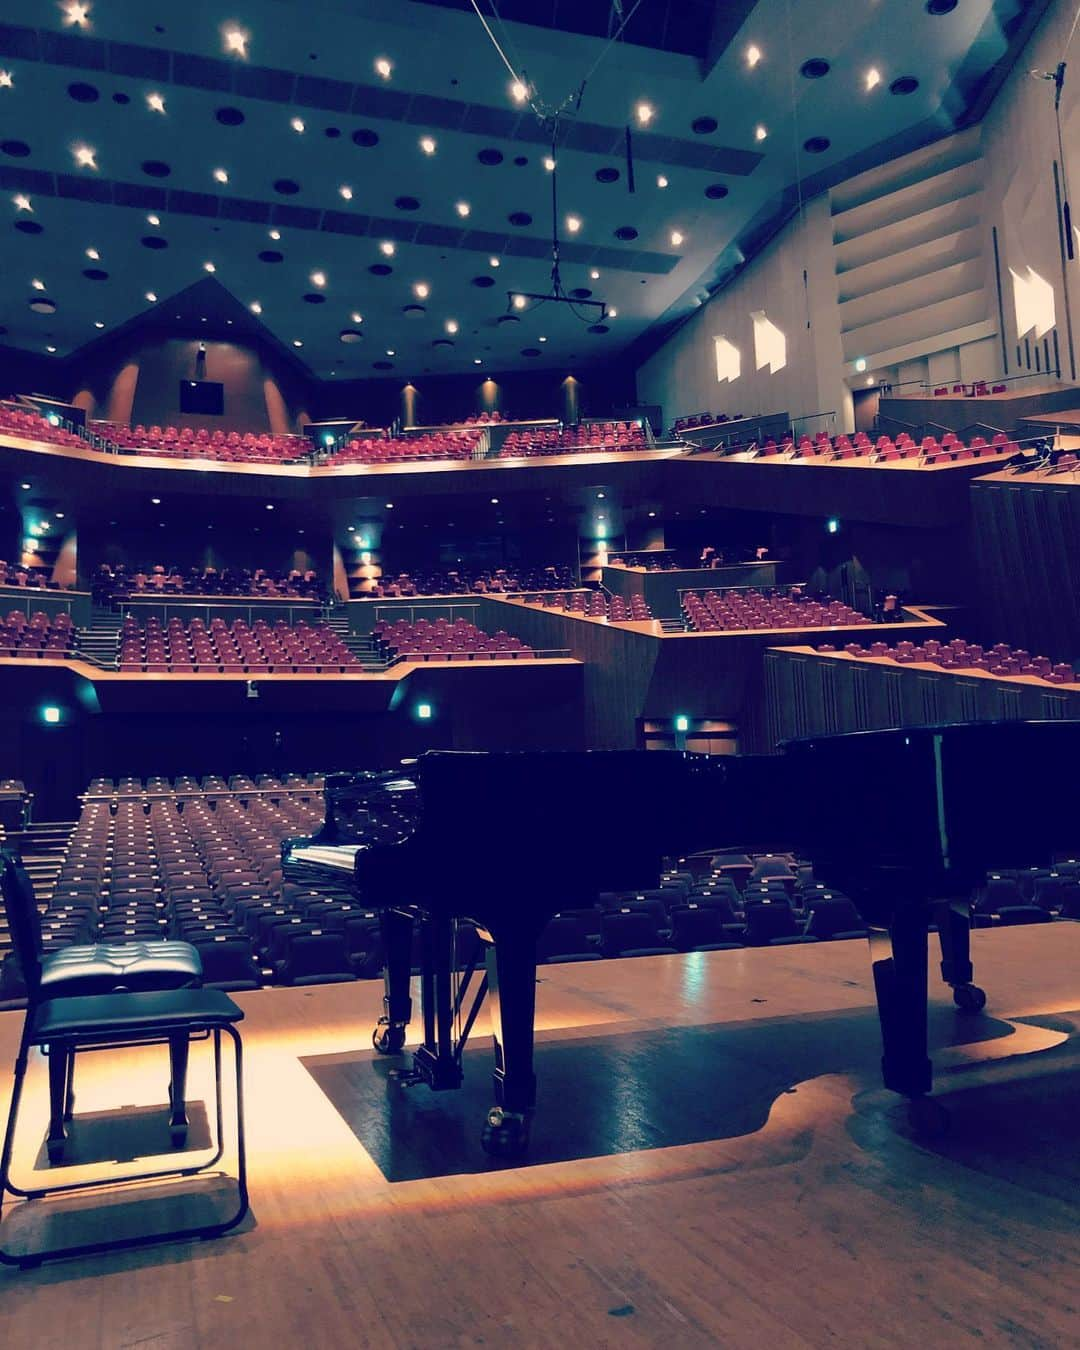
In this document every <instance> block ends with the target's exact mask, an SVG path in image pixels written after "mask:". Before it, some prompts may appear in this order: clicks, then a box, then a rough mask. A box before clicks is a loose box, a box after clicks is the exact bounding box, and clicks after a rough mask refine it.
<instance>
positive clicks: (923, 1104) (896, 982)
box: [870, 905, 945, 1133]
mask: <svg viewBox="0 0 1080 1350" xmlns="http://www.w3.org/2000/svg"><path fill="white" fill-rule="evenodd" d="M927 924H928V910H926V909H925V908H924V907H922V906H920V905H905V906H903V907H902V908H899V909H897V911H896V912H895V913H894V915H893V922H892V924H891V926H890V929H889V934H888V937H885V936H883V935H874V936H873V937H871V939H870V942H871V959H872V962H873V970H874V990H875V992H876V994H877V1004H878V1016H879V1018H880V1020H881V1041H882V1057H881V1075H882V1078H883V1079H884V1082H885V1086H886V1087H887V1088H891V1089H892V1091H893V1092H899V1093H900V1094H901V1096H904V1097H908V1098H910V1100H911V1108H912V1109H911V1115H912V1122H913V1124H914V1125H915V1126H916V1128H917V1129H919V1130H920V1132H927V1133H929V1132H931V1131H932V1130H938V1129H940V1128H943V1125H944V1119H945V1118H944V1111H943V1109H942V1108H941V1106H940V1105H939V1104H938V1103H937V1102H933V1101H931V1100H930V1099H929V1098H928V1096H927V1094H928V1093H929V1092H930V1089H931V1087H932V1086H933V1080H934V1070H933V1065H932V1063H931V1061H930V1056H929V1053H928V1036H927V998H928V992H929V991H928V981H927V972H926V967H927V960H928V956H929V940H928V931H927ZM890 944H891V950H888V948H889V947H890ZM882 948H884V950H882Z"/></svg>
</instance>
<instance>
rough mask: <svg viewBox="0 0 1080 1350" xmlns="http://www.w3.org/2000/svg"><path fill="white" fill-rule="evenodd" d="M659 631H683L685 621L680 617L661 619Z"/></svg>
mask: <svg viewBox="0 0 1080 1350" xmlns="http://www.w3.org/2000/svg"><path fill="white" fill-rule="evenodd" d="M660 631H661V633H685V632H686V623H685V622H684V621H683V620H682V619H661V620H660Z"/></svg>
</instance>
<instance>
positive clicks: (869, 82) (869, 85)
mask: <svg viewBox="0 0 1080 1350" xmlns="http://www.w3.org/2000/svg"><path fill="white" fill-rule="evenodd" d="M865 81H866V92H867V93H869V92H870V90H871V89H876V88H877V87H878V85H879V84H880V83H881V71H880V70H878V68H877V66H871V67H870V69H869V70H868V71H867V72H866V76H865Z"/></svg>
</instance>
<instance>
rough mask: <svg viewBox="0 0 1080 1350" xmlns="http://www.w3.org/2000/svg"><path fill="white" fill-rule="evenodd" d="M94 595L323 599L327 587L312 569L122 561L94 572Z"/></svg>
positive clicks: (113, 596)
mask: <svg viewBox="0 0 1080 1350" xmlns="http://www.w3.org/2000/svg"><path fill="white" fill-rule="evenodd" d="M92 584H93V591H94V595H95V597H97V598H100V599H110V600H124V599H128V598H130V597H131V596H133V595H161V596H166V597H167V596H171V595H228V596H234V595H244V596H265V597H269V598H271V599H274V598H279V597H280V598H282V599H310V600H321V599H322V598H323V596H324V594H325V591H326V587H325V585H324V584H323V583H322V582H321V581H320V580H319V577H318V574H317V573H316V572H313V571H310V570H309V571H307V572H301V571H300V570H299V569H298V568H293V569H292V571H290V572H284V573H282V572H277V573H274V572H267V571H266V570H265V569H264V568H261V567H259V568H256V570H255V571H254V572H252V571H250V570H249V569H248V568H246V567H245V568H232V567H225V568H222V569H221V570H220V571H219V570H218V569H217V568H216V567H204V568H198V567H191V568H188V570H187V571H186V572H181V571H180V569H179V568H177V567H172V568H166V567H164V566H163V565H162V564H161V563H156V564H155V565H154V566H153V567H147V568H140V569H136V570H134V571H129V570H128V569H127V568H126V567H124V566H123V565H122V564H120V565H119V566H117V567H116V568H112V567H109V566H108V564H107V563H102V564H101V566H100V567H99V568H98V569H97V572H96V573H95V574H94V579H93V583H92Z"/></svg>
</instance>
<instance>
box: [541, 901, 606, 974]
mask: <svg viewBox="0 0 1080 1350" xmlns="http://www.w3.org/2000/svg"><path fill="white" fill-rule="evenodd" d="M536 958H537V960H538V961H541V962H543V963H544V964H545V965H553V964H556V963H565V962H570V961H599V960H601V958H602V953H601V952H600V951H599V950H598V949H597V948H596V947H594V946H593V945H592V943H591V941H590V939H589V933H588V925H587V924H586V923H585V921H584V920H583V919H581V918H579V917H578V916H577V915H574V914H556V915H555V917H554V918H553V919H552V920H551V922H550V923H549V924H548V926H547V927H546V928H545V929H544V931H543V933H541V935H540V940H539V942H538V943H537V944H536Z"/></svg>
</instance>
